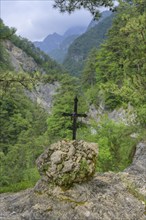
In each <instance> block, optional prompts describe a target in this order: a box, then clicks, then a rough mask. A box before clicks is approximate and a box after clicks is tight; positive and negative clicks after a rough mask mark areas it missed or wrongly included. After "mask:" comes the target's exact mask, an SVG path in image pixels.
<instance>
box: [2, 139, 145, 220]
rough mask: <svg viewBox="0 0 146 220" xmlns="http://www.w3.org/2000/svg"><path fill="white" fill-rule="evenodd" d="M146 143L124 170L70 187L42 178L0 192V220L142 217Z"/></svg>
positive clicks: (121, 219) (135, 219) (132, 219)
mask: <svg viewBox="0 0 146 220" xmlns="http://www.w3.org/2000/svg"><path fill="white" fill-rule="evenodd" d="M145 160H146V142H145V143H140V144H138V145H137V150H136V154H135V157H134V160H133V163H132V164H131V166H130V167H128V168H127V169H126V170H125V171H124V172H120V173H112V172H108V173H97V174H96V175H95V176H94V177H93V179H92V180H90V181H88V182H83V183H77V184H74V185H73V186H72V187H70V188H69V189H64V188H61V187H59V186H53V185H50V186H49V187H48V183H47V182H46V181H45V179H44V180H43V181H41V183H40V184H39V187H38V184H37V185H36V187H35V188H34V189H29V190H25V191H22V192H18V193H14V194H12V193H5V194H1V195H0V199H1V200H0V201H1V216H0V217H1V219H2V220H8V219H9V220H29V219H31V220H48V219H50V220H59V219H61V220H68V219H71V220H75V219H76V220H87V219H88V220H138V219H139V220H144V219H145V214H146V213H145V205H144V196H146V190H145V171H146V168H145Z"/></svg>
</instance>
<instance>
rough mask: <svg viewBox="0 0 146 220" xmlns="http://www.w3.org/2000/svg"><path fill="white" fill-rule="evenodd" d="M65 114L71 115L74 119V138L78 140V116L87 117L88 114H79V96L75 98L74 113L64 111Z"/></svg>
mask: <svg viewBox="0 0 146 220" xmlns="http://www.w3.org/2000/svg"><path fill="white" fill-rule="evenodd" d="M62 115H63V116H71V117H72V119H73V137H72V139H73V140H76V131H77V117H84V118H85V117H87V115H86V114H78V98H77V96H76V97H75V99H74V112H73V113H63V114H62Z"/></svg>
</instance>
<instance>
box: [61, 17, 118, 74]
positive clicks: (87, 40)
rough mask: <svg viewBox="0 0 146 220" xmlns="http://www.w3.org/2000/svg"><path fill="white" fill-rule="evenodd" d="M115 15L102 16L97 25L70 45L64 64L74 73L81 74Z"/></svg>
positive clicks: (102, 39) (104, 36)
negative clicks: (89, 55) (88, 57)
mask: <svg viewBox="0 0 146 220" xmlns="http://www.w3.org/2000/svg"><path fill="white" fill-rule="evenodd" d="M113 17H114V14H111V15H109V16H108V17H105V18H102V19H101V21H100V20H99V23H98V24H97V25H95V26H94V27H92V28H90V29H88V30H87V31H86V32H85V33H84V34H82V35H81V36H80V37H78V38H77V39H76V40H75V41H74V42H73V43H72V44H71V45H70V47H69V48H68V53H67V55H66V57H65V59H64V62H63V64H64V66H65V68H66V69H67V70H68V71H69V72H70V73H71V74H72V75H75V76H78V75H80V74H81V71H82V69H83V66H84V64H85V60H86V58H87V56H88V54H89V52H90V51H91V50H92V49H93V48H99V46H100V45H101V43H102V42H103V41H104V40H105V38H106V34H107V31H108V29H109V28H110V27H111V25H112V19H113Z"/></svg>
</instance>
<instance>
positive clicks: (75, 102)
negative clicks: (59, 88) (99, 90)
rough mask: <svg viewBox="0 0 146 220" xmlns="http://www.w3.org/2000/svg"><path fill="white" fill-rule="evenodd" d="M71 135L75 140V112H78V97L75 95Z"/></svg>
mask: <svg viewBox="0 0 146 220" xmlns="http://www.w3.org/2000/svg"><path fill="white" fill-rule="evenodd" d="M73 114H74V115H73V136H72V139H73V140H76V131H77V114H78V98H77V96H76V97H75V99H74V113H73Z"/></svg>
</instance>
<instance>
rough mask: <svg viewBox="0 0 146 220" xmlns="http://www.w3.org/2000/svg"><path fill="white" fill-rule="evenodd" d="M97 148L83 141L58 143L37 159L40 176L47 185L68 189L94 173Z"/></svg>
mask: <svg viewBox="0 0 146 220" xmlns="http://www.w3.org/2000/svg"><path fill="white" fill-rule="evenodd" d="M97 154H98V147H97V144H95V143H87V142H85V141H76V140H74V141H65V140H63V141H59V142H57V143H55V144H52V145H51V146H50V147H49V148H48V149H46V150H45V152H44V153H43V154H42V155H40V157H39V158H38V159H37V162H36V163H37V167H38V170H39V172H40V175H41V176H42V177H43V178H44V177H45V180H46V181H47V182H48V183H49V184H53V185H54V184H55V185H58V186H65V187H70V186H71V185H73V183H81V182H84V181H87V180H89V179H90V178H91V177H92V176H93V175H94V173H95V169H96V161H97Z"/></svg>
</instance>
